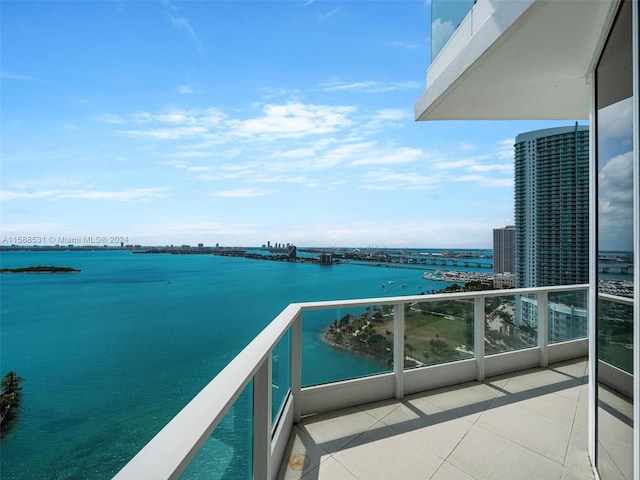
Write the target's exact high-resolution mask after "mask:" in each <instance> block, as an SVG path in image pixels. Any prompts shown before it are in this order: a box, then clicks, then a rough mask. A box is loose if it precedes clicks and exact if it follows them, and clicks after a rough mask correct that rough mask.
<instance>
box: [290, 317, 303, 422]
mask: <svg viewBox="0 0 640 480" xmlns="http://www.w3.org/2000/svg"><path fill="white" fill-rule="evenodd" d="M289 361H290V363H291V365H290V369H289V371H290V372H291V379H290V382H291V395H292V396H293V421H294V422H295V423H298V422H299V421H300V418H301V417H302V404H301V401H300V393H301V391H302V313H298V314H297V315H296V318H295V320H294V321H293V324H292V325H291V355H290V359H289Z"/></svg>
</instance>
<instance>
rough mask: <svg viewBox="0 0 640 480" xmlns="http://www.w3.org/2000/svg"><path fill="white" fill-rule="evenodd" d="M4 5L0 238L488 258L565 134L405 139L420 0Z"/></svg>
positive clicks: (472, 129) (479, 133) (434, 127)
mask: <svg viewBox="0 0 640 480" xmlns="http://www.w3.org/2000/svg"><path fill="white" fill-rule="evenodd" d="M1 8H2V15H1V17H0V27H1V28H0V30H1V33H0V35H1V38H0V40H1V41H2V44H3V51H2V63H1V71H0V87H1V95H0V109H1V112H0V113H1V116H0V130H1V142H0V157H1V159H2V160H1V162H2V165H1V167H2V176H1V179H0V199H1V200H2V207H1V211H0V214H1V215H0V221H1V224H0V230H1V232H0V233H1V236H3V237H5V236H6V237H10V236H41V237H43V238H47V239H49V238H57V237H65V236H66V237H85V236H86V237H99V236H103V237H127V238H129V239H130V241H129V242H128V243H130V244H141V245H167V244H190V245H197V244H198V243H204V244H205V245H215V244H220V245H237V246H249V245H258V246H259V245H262V244H263V243H265V239H269V238H271V239H275V238H283V239H286V241H288V242H291V243H292V244H295V245H300V246H310V247H313V246H360V247H362V246H375V247H389V248H396V247H416V248H420V247H424V248H487V249H489V248H491V246H492V234H493V229H494V228H497V227H500V226H503V225H510V224H513V223H514V211H513V195H514V189H513V165H514V160H513V153H514V151H513V145H514V142H515V137H516V135H518V134H519V133H521V132H526V131H531V130H536V129H540V128H548V127H555V126H565V125H571V124H572V123H573V121H574V120H575V119H567V121H550V122H534V121H520V122H505V121H475V122H457V121H456V122H422V123H416V122H415V121H414V119H413V104H414V102H415V101H416V100H417V99H418V97H419V96H420V94H421V93H422V92H423V91H424V88H425V72H426V69H427V67H428V65H429V63H430V60H429V59H430V40H429V39H430V29H431V18H430V17H431V13H430V11H431V6H430V2H428V1H427V2H424V1H421V0H419V1H418V0H416V1H406V2H391V1H389V2H331V1H312V0H306V1H290V2H275V1H273V2H270V1H267V2H244V1H238V2H173V1H168V0H167V1H164V2H58V1H52V2H18V1H3V2H2V6H1ZM581 123H582V124H586V122H581ZM118 243H119V242H118Z"/></svg>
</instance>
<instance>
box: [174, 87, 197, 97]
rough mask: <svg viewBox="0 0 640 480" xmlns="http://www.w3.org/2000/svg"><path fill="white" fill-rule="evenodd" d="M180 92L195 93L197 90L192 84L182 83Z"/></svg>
mask: <svg viewBox="0 0 640 480" xmlns="http://www.w3.org/2000/svg"><path fill="white" fill-rule="evenodd" d="M178 93H181V94H183V95H193V94H194V93H196V91H195V90H194V89H193V87H192V86H191V85H180V86H178Z"/></svg>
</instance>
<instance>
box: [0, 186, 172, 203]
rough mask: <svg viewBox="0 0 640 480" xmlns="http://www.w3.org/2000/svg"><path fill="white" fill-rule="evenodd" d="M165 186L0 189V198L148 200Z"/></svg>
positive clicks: (159, 194) (161, 193) (161, 194)
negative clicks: (116, 188) (87, 188)
mask: <svg viewBox="0 0 640 480" xmlns="http://www.w3.org/2000/svg"><path fill="white" fill-rule="evenodd" d="M166 190H167V189H166V188H157V187H154V188H132V189H125V190H114V191H103V190H62V189H55V190H35V191H24V190H23V191H11V190H4V189H3V190H2V191H0V199H2V200H3V201H9V200H51V201H56V200H68V199H78V200H115V201H118V202H133V201H149V200H152V199H155V198H164V197H166V196H167V194H166Z"/></svg>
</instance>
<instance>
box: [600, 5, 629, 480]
mask: <svg viewBox="0 0 640 480" xmlns="http://www.w3.org/2000/svg"><path fill="white" fill-rule="evenodd" d="M631 4H632V2H630V1H623V2H622V3H621V7H620V11H619V12H618V16H617V18H616V19H615V21H614V24H613V27H612V29H611V33H610V35H609V38H608V39H607V43H606V45H605V48H604V51H603V53H602V56H601V58H600V61H599V62H598V65H597V68H596V105H597V112H596V140H597V152H596V153H597V165H596V166H597V172H598V176H597V188H598V203H597V205H598V213H597V221H598V224H597V225H598V265H597V272H598V291H599V293H600V295H598V309H597V317H596V322H597V326H596V335H597V358H598V364H597V369H596V372H597V381H598V388H597V397H598V398H597V406H598V408H597V411H596V419H597V428H596V440H597V442H596V467H597V469H598V473H599V475H600V478H602V479H603V480H609V479H630V478H632V477H633V453H634V449H633V402H634V400H633V362H632V357H633V348H634V344H633V335H632V333H633V328H634V326H633V322H634V310H633V301H632V300H631V301H629V300H627V301H626V302H625V298H624V297H633V290H634V284H633V273H634V267H633V266H634V252H633V232H634V212H633V194H634V191H633V177H634V171H633V170H634V165H633V157H634V151H633V149H634V145H633V113H632V112H633V108H634V103H635V102H637V101H638V99H634V97H633V69H634V68H638V66H637V63H636V65H635V66H634V62H633V54H632V34H631V33H632V28H631V26H632V24H631V17H632V12H631ZM636 228H637V226H636Z"/></svg>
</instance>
